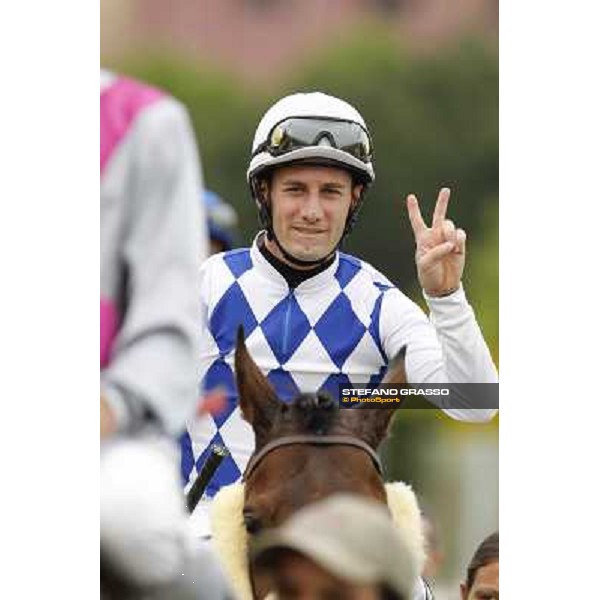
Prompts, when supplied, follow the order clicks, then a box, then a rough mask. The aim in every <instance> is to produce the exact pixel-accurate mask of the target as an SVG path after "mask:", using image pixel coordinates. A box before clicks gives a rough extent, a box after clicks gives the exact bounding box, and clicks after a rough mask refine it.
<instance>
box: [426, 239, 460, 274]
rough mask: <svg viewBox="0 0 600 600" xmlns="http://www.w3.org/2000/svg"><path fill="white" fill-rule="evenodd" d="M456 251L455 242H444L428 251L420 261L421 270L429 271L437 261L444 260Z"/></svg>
mask: <svg viewBox="0 0 600 600" xmlns="http://www.w3.org/2000/svg"><path fill="white" fill-rule="evenodd" d="M453 250H454V242H443V243H442V244H438V245H437V246H436V247H435V248H432V249H431V250H428V251H427V252H426V253H425V254H424V255H423V256H422V257H421V258H420V260H419V265H420V267H421V269H424V270H427V269H429V268H430V267H432V266H433V265H434V264H435V263H436V262H437V261H439V260H440V259H442V258H444V256H447V255H448V254H450V253H451V252H452V251H453Z"/></svg>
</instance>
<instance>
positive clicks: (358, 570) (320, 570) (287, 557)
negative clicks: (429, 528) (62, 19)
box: [251, 494, 418, 600]
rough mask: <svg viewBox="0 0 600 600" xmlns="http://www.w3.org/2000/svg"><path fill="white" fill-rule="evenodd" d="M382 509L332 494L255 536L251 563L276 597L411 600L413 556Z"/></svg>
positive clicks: (279, 599)
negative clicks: (260, 573) (265, 578)
mask: <svg viewBox="0 0 600 600" xmlns="http://www.w3.org/2000/svg"><path fill="white" fill-rule="evenodd" d="M390 519H391V517H390V514H389V512H388V511H387V510H386V508H385V507H384V506H382V505H380V504H378V503H376V502H374V501H372V500H368V499H366V498H362V497H359V496H354V495H350V494H336V495H334V496H329V497H328V498H327V499H325V500H322V501H320V502H316V503H314V504H311V505H310V506H308V507H305V508H303V509H302V510H300V511H299V512H297V513H296V514H294V515H293V516H292V517H290V519H289V520H288V521H287V522H286V523H285V524H284V525H282V526H281V527H280V528H278V529H272V530H270V531H266V532H265V533H264V534H262V535H261V536H259V538H258V539H257V540H256V546H255V547H254V548H253V550H252V553H251V560H252V566H253V568H254V569H256V570H257V571H258V572H262V573H266V574H267V576H268V577H269V578H270V579H271V580H272V582H273V586H274V589H275V595H274V597H275V598H276V599H277V600H334V599H339V600H342V599H343V600H410V599H412V598H413V595H412V594H413V589H414V586H415V585H416V583H417V577H418V571H417V564H418V563H417V560H416V558H415V557H414V556H413V555H412V554H411V551H410V547H411V546H410V544H409V543H408V542H407V541H406V540H405V539H404V537H403V532H401V530H399V529H398V528H396V527H394V526H393V524H392V523H391V520H390Z"/></svg>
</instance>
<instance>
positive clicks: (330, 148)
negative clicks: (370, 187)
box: [247, 92, 375, 185]
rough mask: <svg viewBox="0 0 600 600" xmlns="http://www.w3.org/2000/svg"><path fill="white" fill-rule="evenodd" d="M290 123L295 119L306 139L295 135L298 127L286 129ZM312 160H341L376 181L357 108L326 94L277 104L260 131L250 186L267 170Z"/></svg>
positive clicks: (368, 180)
mask: <svg viewBox="0 0 600 600" xmlns="http://www.w3.org/2000/svg"><path fill="white" fill-rule="evenodd" d="M321 121H323V123H321V125H319V123H320V122H321ZM286 123H292V127H293V124H294V123H296V128H297V130H298V129H300V131H299V134H300V136H302V135H304V136H305V137H304V138H302V137H296V136H295V135H294V133H296V132H298V131H294V130H293V129H292V130H291V131H286V129H285V126H286ZM278 126H280V127H278ZM289 133H291V135H288V134H289ZM311 136H312V139H311ZM344 142H347V145H346V146H345V145H344ZM310 159H316V160H315V161H314V162H315V163H318V162H320V161H321V160H322V161H323V162H324V163H327V164H339V165H340V166H343V167H347V168H348V169H349V170H351V171H352V172H354V173H356V174H357V175H359V176H360V177H361V179H363V180H364V182H365V183H366V184H370V183H372V182H373V180H374V179H375V172H374V170H373V164H372V162H371V160H372V145H371V139H370V136H369V131H368V129H367V126H366V124H365V121H364V119H363V118H362V116H361V115H360V113H359V112H358V111H357V110H356V109H355V108H354V107H353V106H351V105H350V104H348V103H347V102H345V101H344V100H340V99H339V98H335V97H334V96H329V95H327V94H323V93H322V92H311V93H297V94H292V95H291V96H286V97H285V98H282V99H281V100H279V101H278V102H276V103H275V104H274V105H273V106H272V107H271V108H270V109H269V110H268V111H267V112H266V113H265V115H264V116H263V118H262V119H261V121H260V123H259V124H258V128H257V129H256V134H255V135H254V142H253V144H252V159H251V161H250V166H249V167H248V172H247V179H248V183H250V184H251V185H252V183H253V180H254V178H255V177H256V176H257V175H259V173H260V172H262V171H264V170H265V169H266V168H269V167H274V166H277V165H283V164H288V163H292V162H298V161H302V162H304V161H310Z"/></svg>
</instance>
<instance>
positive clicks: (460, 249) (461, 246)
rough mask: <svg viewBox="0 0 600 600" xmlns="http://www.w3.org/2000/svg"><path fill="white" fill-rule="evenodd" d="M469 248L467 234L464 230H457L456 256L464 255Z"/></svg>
mask: <svg viewBox="0 0 600 600" xmlns="http://www.w3.org/2000/svg"><path fill="white" fill-rule="evenodd" d="M466 246H467V234H466V233H465V230H464V229H457V230H456V244H455V245H454V253H455V254H464V253H465V251H466Z"/></svg>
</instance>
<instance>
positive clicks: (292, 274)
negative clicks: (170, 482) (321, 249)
mask: <svg viewBox="0 0 600 600" xmlns="http://www.w3.org/2000/svg"><path fill="white" fill-rule="evenodd" d="M258 249H259V250H260V253H261V254H262V255H263V256H264V257H265V259H266V260H267V261H269V263H270V264H271V265H272V266H273V268H275V269H277V272H278V273H279V274H280V275H281V276H282V277H283V278H284V279H285V280H286V282H287V284H288V285H289V286H290V289H295V288H297V287H298V286H299V285H300V284H301V283H302V282H303V281H306V280H307V279H310V278H311V277H314V276H315V275H318V274H319V273H321V272H323V271H324V270H325V269H327V268H328V267H330V266H331V265H332V264H333V261H334V260H335V252H334V253H333V254H332V255H331V257H330V258H328V259H327V260H326V261H325V262H324V263H322V264H320V265H317V266H316V267H314V268H313V269H296V268H294V267H291V266H290V265H288V264H287V263H284V262H283V261H282V260H280V259H279V258H277V257H276V256H275V255H274V254H273V253H272V252H271V251H270V250H269V249H268V248H267V245H266V244H265V239H264V237H263V238H262V239H260V240H259V242H258Z"/></svg>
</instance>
